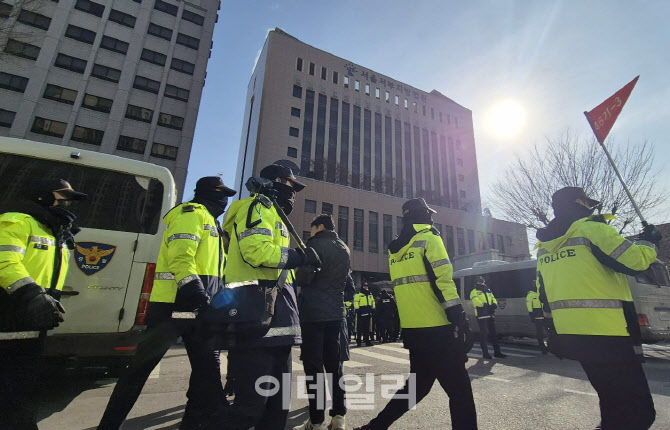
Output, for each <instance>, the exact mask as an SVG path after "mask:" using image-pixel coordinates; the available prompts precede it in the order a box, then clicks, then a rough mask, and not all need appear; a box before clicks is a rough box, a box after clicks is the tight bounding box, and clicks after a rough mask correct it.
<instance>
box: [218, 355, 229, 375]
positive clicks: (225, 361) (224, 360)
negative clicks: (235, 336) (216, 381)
mask: <svg viewBox="0 0 670 430" xmlns="http://www.w3.org/2000/svg"><path fill="white" fill-rule="evenodd" d="M219 361H220V362H221V365H220V366H219V369H220V370H221V374H222V375H227V374H228V355H227V354H224V353H220V354H219Z"/></svg>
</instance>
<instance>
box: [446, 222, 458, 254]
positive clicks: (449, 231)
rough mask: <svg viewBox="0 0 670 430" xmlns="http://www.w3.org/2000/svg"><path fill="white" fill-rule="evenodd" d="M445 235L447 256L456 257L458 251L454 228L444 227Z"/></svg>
mask: <svg viewBox="0 0 670 430" xmlns="http://www.w3.org/2000/svg"><path fill="white" fill-rule="evenodd" d="M444 228H445V234H444V237H445V238H446V239H447V254H449V255H450V256H455V255H456V251H455V249H454V228H453V227H452V226H450V225H446V226H444Z"/></svg>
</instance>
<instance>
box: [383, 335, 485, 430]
mask: <svg viewBox="0 0 670 430" xmlns="http://www.w3.org/2000/svg"><path fill="white" fill-rule="evenodd" d="M455 343H456V340H455V339H454V338H453V337H451V338H450V339H449V338H447V339H444V340H442V339H440V340H439V341H435V342H432V343H430V344H426V345H421V346H417V347H415V348H410V350H409V362H410V364H409V367H410V378H411V377H412V375H414V376H415V381H416V383H415V402H412V401H411V399H407V394H408V393H409V394H410V395H411V394H412V393H411V388H410V387H411V384H410V382H409V380H408V382H407V383H406V384H405V386H404V387H403V388H402V389H400V390H399V391H397V392H396V394H395V395H394V397H393V398H392V399H391V400H390V401H389V402H388V404H387V405H386V406H385V407H384V409H383V410H382V411H381V412H380V413H379V415H377V417H376V418H374V419H373V420H372V421H370V426H371V429H372V430H385V429H387V428H389V426H391V424H393V423H394V422H395V421H396V420H397V419H398V418H400V417H401V416H402V415H403V414H405V412H407V411H408V410H409V409H410V408H412V407H413V406H414V404H415V403H419V402H420V401H421V400H422V399H423V398H424V397H426V395H428V393H430V390H431V388H432V387H433V384H434V383H435V380H436V379H437V381H438V382H439V383H440V385H441V386H442V388H443V389H444V391H445V392H446V393H447V395H448V396H449V412H450V414H451V428H452V429H455V430H476V429H477V412H476V410H475V400H474V398H473V397H472V387H471V385H470V377H469V376H468V372H467V370H466V369H465V357H463V353H462V352H460V351H459V348H457V346H456V345H455Z"/></svg>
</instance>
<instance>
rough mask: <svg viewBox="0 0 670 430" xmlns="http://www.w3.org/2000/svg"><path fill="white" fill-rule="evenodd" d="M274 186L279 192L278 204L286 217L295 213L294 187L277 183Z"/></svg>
mask: <svg viewBox="0 0 670 430" xmlns="http://www.w3.org/2000/svg"><path fill="white" fill-rule="evenodd" d="M272 186H273V188H274V189H275V190H276V191H277V204H279V206H280V207H281V208H282V210H283V211H284V213H285V214H286V215H289V214H290V213H291V212H293V205H294V204H295V190H294V189H293V187H292V186H290V185H286V184H282V183H281V182H277V181H275V182H273V183H272Z"/></svg>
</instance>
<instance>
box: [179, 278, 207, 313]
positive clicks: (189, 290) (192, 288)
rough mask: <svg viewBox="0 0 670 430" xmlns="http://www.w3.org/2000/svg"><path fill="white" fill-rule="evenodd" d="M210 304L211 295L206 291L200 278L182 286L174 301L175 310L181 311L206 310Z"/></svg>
mask: <svg viewBox="0 0 670 430" xmlns="http://www.w3.org/2000/svg"><path fill="white" fill-rule="evenodd" d="M208 305H209V296H208V295H207V293H206V292H205V287H204V286H203V285H202V281H201V280H200V278H198V279H194V280H193V281H191V282H189V283H187V284H185V285H183V286H181V287H180V288H179V289H178V290H177V297H176V298H175V301H174V306H175V310H177V311H181V312H196V311H198V312H200V311H204V310H205V309H206V308H207V306H208Z"/></svg>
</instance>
